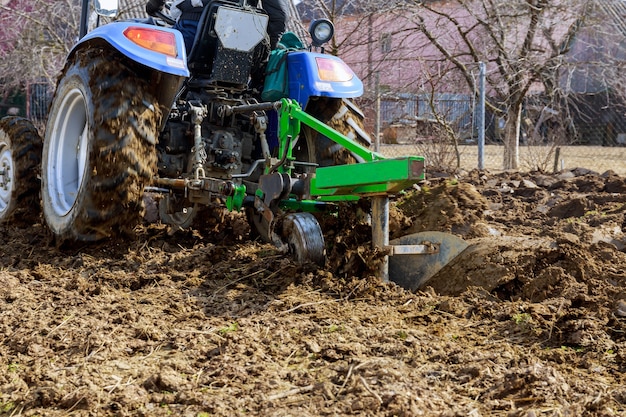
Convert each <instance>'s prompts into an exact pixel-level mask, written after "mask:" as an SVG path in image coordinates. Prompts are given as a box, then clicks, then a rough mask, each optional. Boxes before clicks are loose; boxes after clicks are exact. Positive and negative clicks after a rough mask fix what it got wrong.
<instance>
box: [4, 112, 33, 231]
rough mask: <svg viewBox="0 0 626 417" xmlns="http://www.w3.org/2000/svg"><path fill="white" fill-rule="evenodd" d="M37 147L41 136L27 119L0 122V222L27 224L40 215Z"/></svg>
mask: <svg viewBox="0 0 626 417" xmlns="http://www.w3.org/2000/svg"><path fill="white" fill-rule="evenodd" d="M41 148H42V140H41V137H40V136H39V133H38V132H37V129H35V126H33V124H32V123H31V122H30V121H29V120H27V119H24V118H22V117H15V116H8V117H4V118H2V119H1V120H0V223H5V222H8V221H16V222H20V223H26V224H30V223H33V222H36V221H37V220H38V219H39V217H40V216H41V203H40V200H39V190H40V188H41V182H40V180H39V177H40V172H41Z"/></svg>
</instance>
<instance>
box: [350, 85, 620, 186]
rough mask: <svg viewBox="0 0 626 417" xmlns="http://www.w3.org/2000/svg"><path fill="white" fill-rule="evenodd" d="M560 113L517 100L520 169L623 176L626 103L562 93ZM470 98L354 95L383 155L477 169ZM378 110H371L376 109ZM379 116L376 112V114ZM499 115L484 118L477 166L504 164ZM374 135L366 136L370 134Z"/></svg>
mask: <svg viewBox="0 0 626 417" xmlns="http://www.w3.org/2000/svg"><path fill="white" fill-rule="evenodd" d="M568 100H569V101H568V106H567V112H566V113H567V115H566V116H565V117H564V116H562V113H561V112H557V111H555V110H553V109H552V108H551V107H550V106H548V105H545V104H543V103H542V102H541V98H540V97H531V98H530V99H529V100H527V102H526V103H525V106H524V111H523V116H522V126H521V131H520V147H519V169H520V170H522V171H530V170H536V169H539V170H542V171H545V172H552V171H559V170H562V169H569V168H576V167H581V168H587V169H590V170H593V171H597V172H604V171H607V170H613V171H615V172H616V173H618V174H620V175H626V106H624V105H623V104H622V103H620V101H619V100H617V99H615V98H614V97H611V96H610V95H609V94H606V93H603V94H595V95H591V94H588V95H579V96H574V97H569V98H568ZM477 102H478V101H477V98H476V97H474V96H472V95H463V94H397V95H383V96H381V99H380V101H379V103H377V102H376V100H368V99H361V100H360V101H359V105H360V106H361V107H362V109H364V111H365V113H366V120H367V121H368V122H369V123H368V125H367V126H366V127H367V128H368V130H369V131H371V132H375V131H377V129H376V124H375V121H376V120H379V128H378V132H379V135H378V142H377V149H378V151H379V152H381V153H382V154H384V155H385V156H388V157H398V156H405V155H420V156H424V157H425V158H426V160H427V164H428V165H429V166H430V167H431V168H433V167H434V168H437V169H441V168H444V169H454V168H456V167H460V168H462V169H465V170H470V169H474V168H477V167H478V144H477V140H478V126H477V125H476V121H477V120H478V117H477V116H478V113H477ZM377 109H378V111H377ZM377 114H378V115H379V118H378V116H377ZM503 128H504V120H503V119H501V118H498V117H496V116H495V115H494V114H493V113H490V112H488V111H487V112H486V116H485V145H486V146H485V147H484V159H483V161H484V167H485V169H488V170H492V171H494V170H501V169H502V166H503V153H504V151H503V145H502V138H503ZM375 136H376V135H373V137H375Z"/></svg>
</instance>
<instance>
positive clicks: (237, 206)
mask: <svg viewBox="0 0 626 417" xmlns="http://www.w3.org/2000/svg"><path fill="white" fill-rule="evenodd" d="M245 197H246V186H245V185H243V184H241V185H235V191H234V193H233V195H231V196H229V197H227V198H226V208H227V209H228V211H240V210H241V207H243V200H244V198H245Z"/></svg>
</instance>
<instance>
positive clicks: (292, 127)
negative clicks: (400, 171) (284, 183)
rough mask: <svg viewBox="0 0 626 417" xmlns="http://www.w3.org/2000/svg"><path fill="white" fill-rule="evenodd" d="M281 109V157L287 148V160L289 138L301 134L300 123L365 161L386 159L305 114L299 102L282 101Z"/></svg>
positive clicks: (289, 157) (289, 156) (288, 156)
mask: <svg viewBox="0 0 626 417" xmlns="http://www.w3.org/2000/svg"><path fill="white" fill-rule="evenodd" d="M281 103H282V104H281V107H280V122H279V134H278V138H279V143H280V147H279V155H284V152H285V148H287V149H286V151H287V158H288V159H290V160H293V159H292V155H291V149H289V146H288V145H287V144H288V143H289V142H290V141H289V138H290V137H291V138H295V137H297V136H298V134H300V123H304V124H305V125H307V126H310V127H311V128H313V129H314V130H315V131H317V132H320V133H321V134H323V135H324V136H326V137H327V138H329V139H330V140H332V141H333V142H336V143H338V144H339V145H341V146H343V147H344V148H346V149H347V150H349V151H350V152H353V153H354V154H355V155H358V156H359V157H361V158H363V159H364V160H365V161H378V160H383V159H386V158H385V157H384V156H383V155H381V154H379V153H378V152H374V151H372V150H370V149H368V148H366V147H365V146H362V145H361V144H359V143H356V142H354V141H352V140H351V139H350V138H348V137H346V136H344V135H343V134H341V133H339V132H338V131H336V130H335V129H333V128H332V127H330V126H328V125H326V124H324V123H322V122H321V121H319V120H317V119H316V118H314V117H313V116H311V115H309V114H307V113H305V112H304V111H303V110H302V108H301V107H300V105H299V104H298V102H296V101H294V100H290V99H282V102H281Z"/></svg>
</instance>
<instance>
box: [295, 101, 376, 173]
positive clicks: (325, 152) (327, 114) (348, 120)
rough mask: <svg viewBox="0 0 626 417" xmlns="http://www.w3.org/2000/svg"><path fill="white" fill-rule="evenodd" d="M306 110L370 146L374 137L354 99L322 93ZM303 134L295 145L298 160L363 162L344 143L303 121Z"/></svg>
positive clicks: (340, 162)
mask: <svg viewBox="0 0 626 417" xmlns="http://www.w3.org/2000/svg"><path fill="white" fill-rule="evenodd" d="M306 112H307V113H308V114H310V115H311V116H313V117H315V118H316V119H318V120H320V121H321V122H323V123H324V124H326V125H328V126H330V127H332V128H333V129H335V130H337V131H338V132H339V133H342V134H344V135H345V136H347V137H348V138H350V139H352V140H353V141H355V142H357V143H359V144H360V145H363V146H365V147H366V148H369V147H370V146H371V144H372V140H371V138H370V137H369V135H368V134H367V132H366V131H365V128H364V126H363V120H364V118H365V117H364V115H363V113H362V112H361V110H360V109H359V108H358V107H357V106H356V105H355V104H354V103H352V102H351V101H349V100H347V99H339V98H327V97H320V98H317V99H315V100H311V102H310V103H309V104H308V105H307V107H306ZM301 136H303V139H304V140H302V138H301V139H300V140H299V141H298V143H297V144H296V146H295V148H294V156H295V157H296V159H297V160H298V161H304V162H311V163H315V164H318V165H319V166H321V167H326V166H333V165H344V164H353V163H359V162H363V161H362V160H361V159H360V158H359V157H358V156H356V155H354V154H352V153H351V152H349V151H348V150H347V149H346V148H344V147H343V146H341V145H339V144H337V143H335V142H333V141H332V140H330V139H329V138H328V137H326V136H324V135H323V134H321V133H319V132H316V131H315V130H313V129H312V128H310V127H308V126H306V125H304V124H303V125H302V135H301Z"/></svg>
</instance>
